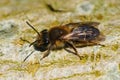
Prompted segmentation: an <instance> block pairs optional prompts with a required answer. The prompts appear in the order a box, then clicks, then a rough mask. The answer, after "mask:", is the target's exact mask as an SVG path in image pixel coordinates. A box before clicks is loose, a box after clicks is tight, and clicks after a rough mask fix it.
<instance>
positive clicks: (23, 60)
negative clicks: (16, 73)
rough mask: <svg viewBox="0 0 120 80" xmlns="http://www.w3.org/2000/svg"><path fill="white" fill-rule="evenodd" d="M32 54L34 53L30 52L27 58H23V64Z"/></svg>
mask: <svg viewBox="0 0 120 80" xmlns="http://www.w3.org/2000/svg"><path fill="white" fill-rule="evenodd" d="M33 52H34V51H32V52H31V53H30V54H29V55H28V56H27V57H25V59H24V60H23V62H25V61H26V60H27V58H28V57H29V56H30V55H31V54H33Z"/></svg>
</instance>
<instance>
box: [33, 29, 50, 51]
mask: <svg viewBox="0 0 120 80" xmlns="http://www.w3.org/2000/svg"><path fill="white" fill-rule="evenodd" d="M48 45H49V38H48V31H47V30H46V29H45V30H43V31H41V32H40V36H39V35H38V36H37V39H36V41H35V42H34V44H33V46H34V49H35V50H38V51H41V52H43V51H46V50H47V49H48Z"/></svg>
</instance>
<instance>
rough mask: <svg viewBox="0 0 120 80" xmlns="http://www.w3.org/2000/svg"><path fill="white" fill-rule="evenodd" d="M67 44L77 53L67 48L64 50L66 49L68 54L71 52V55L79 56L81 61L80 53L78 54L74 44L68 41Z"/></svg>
mask: <svg viewBox="0 0 120 80" xmlns="http://www.w3.org/2000/svg"><path fill="white" fill-rule="evenodd" d="M65 43H66V44H67V45H68V47H71V48H72V49H73V50H74V51H75V52H73V51H70V50H68V49H67V48H64V49H65V50H66V51H67V52H70V53H72V54H74V55H76V56H78V57H79V58H80V60H81V56H80V55H79V54H78V52H77V50H76V47H75V46H74V45H73V44H72V43H70V42H68V41H67V42H65Z"/></svg>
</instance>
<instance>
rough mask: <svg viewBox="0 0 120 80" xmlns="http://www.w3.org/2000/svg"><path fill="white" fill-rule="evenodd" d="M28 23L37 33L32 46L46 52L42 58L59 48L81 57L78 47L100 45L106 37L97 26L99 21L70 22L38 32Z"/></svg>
mask: <svg viewBox="0 0 120 80" xmlns="http://www.w3.org/2000/svg"><path fill="white" fill-rule="evenodd" d="M26 23H27V24H28V25H29V26H30V27H31V28H32V29H33V30H34V31H35V32H36V33H37V38H36V40H35V41H34V42H32V43H30V46H31V45H33V47H34V49H35V50H37V51H41V52H45V53H44V54H43V56H42V58H41V59H40V60H42V59H44V58H45V57H47V56H48V55H49V54H50V51H51V50H57V49H64V50H66V51H67V52H69V53H72V54H74V55H76V56H78V57H79V58H80V59H81V56H80V55H79V54H78V51H77V50H76V47H82V46H90V45H96V44H97V45H99V42H100V41H101V40H103V39H104V36H103V35H102V34H101V32H100V31H99V29H98V28H97V26H98V25H99V24H100V23H98V22H78V23H69V24H65V25H61V26H55V27H53V28H51V29H49V30H47V29H44V30H42V31H41V32H38V31H37V30H36V29H35V28H34V27H33V26H32V25H31V24H30V23H29V22H26ZM71 49H73V50H71ZM31 54H32V53H31ZM31 54H30V55H31ZM30 55H28V56H27V57H26V58H25V59H24V61H25V60H26V59H27V58H28V57H29V56H30Z"/></svg>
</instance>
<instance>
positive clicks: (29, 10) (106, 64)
mask: <svg viewBox="0 0 120 80" xmlns="http://www.w3.org/2000/svg"><path fill="white" fill-rule="evenodd" d="M48 4H49V5H51V6H52V7H53V8H54V9H55V10H60V11H62V12H59V11H58V12H54V11H52V10H51V9H50V8H49V6H48ZM119 14H120V0H69V1H67V0H52V1H51V0H0V80H120V15H119ZM25 21H30V22H31V24H32V25H34V26H35V28H36V29H37V30H38V31H41V30H43V29H49V28H51V27H53V26H56V25H61V24H66V23H69V22H80V21H98V22H100V23H101V24H100V25H99V26H98V28H99V29H100V31H101V32H102V33H103V34H104V35H105V36H106V39H105V41H103V42H101V44H103V45H105V46H104V47H103V46H97V45H95V46H89V47H83V48H78V49H77V50H78V51H79V54H80V55H83V58H82V60H81V61H80V60H79V58H78V57H76V56H74V55H72V54H69V53H67V52H65V51H64V50H60V51H52V52H51V54H50V55H49V56H48V57H47V58H45V59H44V60H42V61H39V59H40V57H41V56H42V53H41V52H37V51H36V52H34V54H32V55H31V56H30V57H29V58H28V59H27V60H26V62H24V63H23V62H22V61H23V59H24V58H25V57H26V56H27V55H28V54H29V53H30V52H31V51H33V50H34V49H33V47H29V44H28V43H26V42H23V41H21V40H20V37H22V38H24V39H27V40H29V41H30V42H32V41H34V39H35V37H36V33H35V32H34V31H33V30H32V29H31V28H30V27H28V25H27V24H26V23H25Z"/></svg>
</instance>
